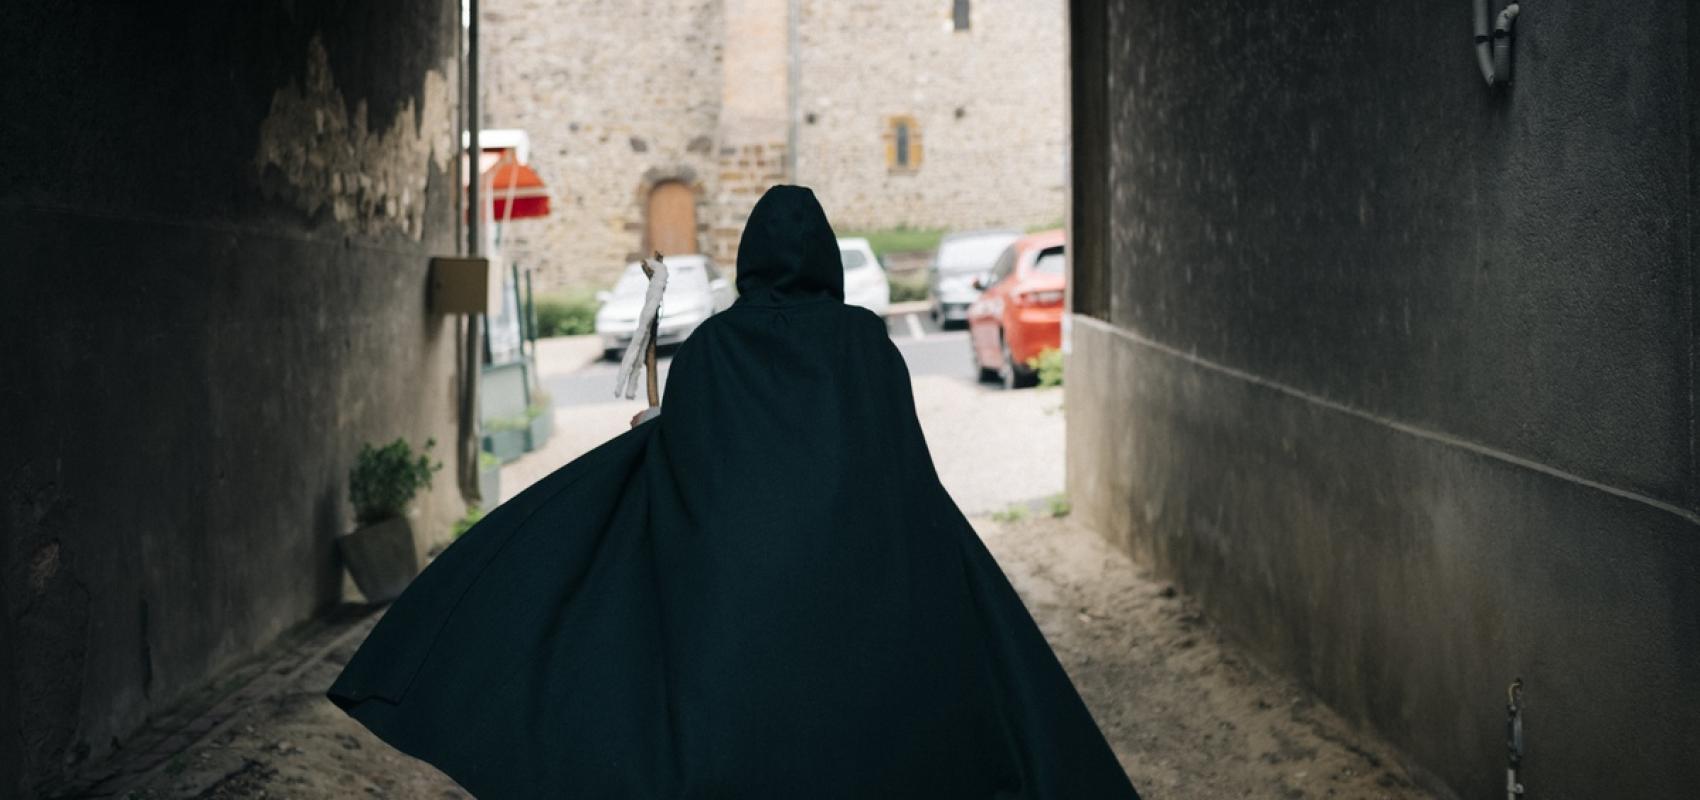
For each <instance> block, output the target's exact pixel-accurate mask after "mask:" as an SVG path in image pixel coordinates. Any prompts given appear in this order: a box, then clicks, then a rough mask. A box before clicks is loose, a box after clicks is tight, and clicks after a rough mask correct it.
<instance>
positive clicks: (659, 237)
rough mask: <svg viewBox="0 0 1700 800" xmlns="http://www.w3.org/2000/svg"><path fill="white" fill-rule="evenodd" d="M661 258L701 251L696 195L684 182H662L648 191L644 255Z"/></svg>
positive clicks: (645, 208)
mask: <svg viewBox="0 0 1700 800" xmlns="http://www.w3.org/2000/svg"><path fill="white" fill-rule="evenodd" d="M656 250H659V251H661V253H662V255H681V254H684V253H696V252H700V251H701V247H699V246H698V244H697V198H696V192H695V191H693V190H692V189H691V187H690V185H688V184H686V183H685V182H684V181H676V180H675V181H662V182H660V183H657V184H655V185H654V186H653V187H651V188H650V190H649V197H648V199H647V201H646V203H645V206H644V231H643V252H644V254H645V255H647V254H649V253H652V252H654V251H656Z"/></svg>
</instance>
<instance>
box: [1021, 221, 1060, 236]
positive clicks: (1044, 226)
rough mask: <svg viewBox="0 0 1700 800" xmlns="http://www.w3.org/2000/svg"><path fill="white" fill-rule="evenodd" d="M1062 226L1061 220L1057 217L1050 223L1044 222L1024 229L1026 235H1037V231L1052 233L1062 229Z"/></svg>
mask: <svg viewBox="0 0 1700 800" xmlns="http://www.w3.org/2000/svg"><path fill="white" fill-rule="evenodd" d="M1063 224H1064V222H1063V218H1062V217H1057V218H1056V219H1053V220H1051V221H1050V222H1044V223H1040V224H1038V225H1028V226H1027V228H1026V231H1027V233H1038V232H1039V231H1052V230H1056V229H1058V228H1061V227H1063Z"/></svg>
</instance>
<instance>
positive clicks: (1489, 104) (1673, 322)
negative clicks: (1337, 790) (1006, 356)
mask: <svg viewBox="0 0 1700 800" xmlns="http://www.w3.org/2000/svg"><path fill="white" fill-rule="evenodd" d="M1469 11H1470V9H1469V5H1468V4H1466V3H1458V4H1456V7H1455V8H1454V9H1452V10H1451V11H1449V12H1448V13H1436V10H1435V9H1434V7H1433V6H1432V4H1427V3H1417V2H1397V3H1381V4H1376V5H1373V6H1364V5H1363V4H1359V3H1347V2H1325V3H1310V4H1303V5H1296V6H1292V7H1288V6H1285V5H1282V6H1276V5H1268V6H1263V7H1259V8H1256V9H1247V8H1246V7H1244V6H1243V5H1240V4H1235V3H1230V2H1211V1H1206V2H1179V1H1178V0H1146V1H1145V2H1140V3H1114V2H1092V1H1090V0H1076V2H1075V3H1074V4H1073V13H1074V14H1075V16H1076V19H1075V23H1074V25H1073V26H1072V30H1073V31H1074V33H1075V36H1076V42H1075V43H1074V48H1075V53H1076V57H1077V60H1076V61H1075V62H1074V64H1073V97H1072V102H1073V105H1074V107H1075V108H1076V110H1077V111H1079V112H1080V114H1079V117H1078V118H1080V119H1098V120H1101V121H1102V122H1101V124H1100V125H1099V126H1098V127H1096V128H1088V129H1077V130H1076V131H1075V139H1074V140H1075V146H1076V148H1077V163H1078V164H1080V165H1081V169H1086V168H1087V167H1086V165H1088V164H1096V165H1098V168H1099V169H1101V170H1102V171H1103V173H1104V175H1105V176H1106V177H1105V178H1104V180H1103V181H1102V182H1100V181H1097V180H1096V178H1097V175H1096V174H1094V175H1080V174H1078V173H1077V175H1076V183H1075V194H1074V196H1073V210H1072V214H1073V216H1074V227H1075V230H1076V232H1077V235H1079V236H1083V237H1089V238H1090V239H1091V241H1090V242H1078V243H1077V246H1076V248H1075V251H1074V252H1075V257H1076V263H1075V266H1074V270H1075V281H1074V283H1075V288H1074V292H1075V296H1074V303H1075V306H1074V307H1075V309H1076V310H1077V311H1082V312H1087V313H1090V314H1093V315H1095V316H1096V317H1098V318H1099V319H1093V318H1091V317H1088V316H1078V317H1077V318H1076V320H1075V324H1074V326H1073V337H1072V345H1073V354H1072V355H1071V357H1070V359H1071V360H1070V363H1069V367H1068V369H1069V375H1070V390H1069V392H1070V394H1069V409H1068V411H1069V485H1070V491H1071V493H1072V494H1073V499H1074V501H1075V507H1076V508H1077V509H1078V510H1079V512H1080V513H1082V514H1083V515H1084V516H1085V517H1086V518H1087V519H1088V521H1090V522H1091V523H1092V524H1094V525H1096V526H1098V527H1100V528H1101V529H1102V530H1105V531H1106V532H1108V533H1109V535H1111V536H1112V537H1113V538H1115V539H1117V540H1118V541H1120V542H1122V543H1123V544H1125V545H1126V546H1127V547H1128V548H1129V549H1130V550H1132V551H1133V552H1134V553H1135V554H1136V555H1137V556H1138V557H1139V558H1140V559H1141V560H1143V561H1145V562H1147V563H1149V564H1152V565H1153V566H1154V567H1156V568H1157V569H1158V570H1160V571H1161V572H1163V573H1165V574H1167V575H1170V576H1173V577H1174V578H1175V579H1177V580H1178V581H1180V582H1181V583H1182V584H1183V585H1184V586H1186V588H1187V589H1188V590H1189V591H1191V592H1193V593H1195V594H1197V595H1198V596H1200V597H1201V598H1202V599H1203V601H1204V603H1205V605H1206V607H1207V608H1208V609H1209V612H1210V613H1211V614H1212V615H1213V616H1214V617H1216V618H1217V619H1218V620H1220V621H1221V622H1222V623H1223V624H1224V625H1225V627H1226V628H1227V629H1228V630H1229V631H1231V632H1233V633H1234V634H1236V635H1238V636H1239V637H1241V638H1242V639H1244V640H1245V641H1246V642H1247V643H1249V644H1250V645H1251V646H1252V647H1253V648H1254V649H1255V650H1256V651H1258V652H1260V653H1262V654H1263V655H1264V657H1265V658H1266V659H1267V660H1268V661H1269V662H1271V663H1272V664H1274V665H1276V666H1278V667H1279V668H1281V669H1283V670H1285V671H1287V672H1289V673H1291V674H1293V675H1296V676H1298V677H1299V678H1301V679H1302V680H1304V681H1305V682H1306V683H1308V684H1309V685H1310V686H1311V687H1313V688H1314V689H1316V690H1317V691H1318V692H1319V693H1321V694H1322V696H1323V697H1325V698H1327V699H1328V701H1329V702H1330V703H1332V704H1333V705H1334V706H1336V707H1337V708H1339V709H1340V710H1341V711H1343V712H1344V713H1346V714H1347V715H1348V716H1349V717H1352V718H1354V719H1357V720H1359V721H1360V722H1362V723H1363V724H1365V725H1367V726H1370V727H1372V728H1375V729H1377V730H1378V731H1380V732H1381V733H1383V734H1384V735H1387V736H1389V737H1391V738H1392V739H1393V740H1395V741H1396V742H1399V743H1400V744H1401V745H1402V746H1403V747H1404V748H1405V750H1406V752H1407V753H1409V754H1410V755H1411V756H1412V758H1413V759H1414V760H1415V761H1416V763H1417V764H1418V765H1420V766H1421V767H1424V768H1426V769H1427V770H1430V771H1431V772H1432V773H1433V774H1434V775H1436V776H1437V777H1438V779H1439V780H1441V781H1443V782H1444V783H1445V784H1447V785H1448V786H1450V787H1451V788H1452V789H1454V790H1456V791H1457V792H1459V793H1460V794H1462V795H1464V796H1469V797H1486V796H1490V795H1492V794H1494V793H1496V792H1500V793H1502V792H1503V785H1502V783H1503V780H1504V778H1503V767H1504V761H1505V746H1504V727H1503V726H1504V687H1505V685H1506V684H1507V683H1509V682H1510V680H1511V679H1512V678H1514V677H1518V676H1521V677H1523V678H1524V679H1525V680H1526V681H1527V686H1528V704H1529V723H1528V736H1529V740H1528V741H1529V760H1528V762H1527V770H1526V773H1525V776H1524V777H1525V782H1526V783H1527V784H1528V786H1529V787H1530V790H1529V791H1530V794H1531V796H1536V797H1554V798H1559V797H1577V798H1583V797H1673V796H1681V795H1684V794H1688V793H1691V792H1692V787H1693V786H1694V785H1696V783H1700V766H1696V764H1695V762H1694V761H1693V759H1692V758H1691V757H1690V756H1691V754H1692V753H1694V752H1700V515H1697V514H1696V509H1697V507H1700V493H1697V480H1696V477H1697V474H1700V471H1697V469H1696V462H1695V454H1694V453H1695V429H1694V405H1693V402H1694V401H1693V397H1694V387H1695V371H1694V370H1695V363H1694V355H1693V354H1694V352H1695V345H1696V338H1695V330H1696V317H1695V300H1694V298H1695V279H1696V276H1695V269H1696V260H1695V250H1694V236H1693V227H1692V224H1693V223H1692V214H1693V209H1694V202H1695V185H1696V184H1695V175H1694V169H1693V156H1694V152H1695V138H1694V137H1695V127H1694V119H1693V116H1692V106H1693V102H1694V98H1695V91H1694V90H1695V86H1696V84H1695V79H1694V76H1695V74H1696V71H1695V66H1694V57H1693V53H1694V42H1695V41H1696V39H1695V31H1696V30H1697V27H1696V24H1695V20H1694V19H1693V17H1694V16H1695V15H1694V11H1693V9H1692V8H1691V7H1690V6H1689V5H1688V4H1684V3H1680V2H1676V1H1675V0H1642V1H1641V2H1634V3H1627V4H1616V5H1612V6H1604V5H1602V6H1591V7H1581V6H1574V5H1572V6H1566V7H1564V8H1563V9H1558V8H1555V7H1547V6H1544V5H1538V4H1529V5H1525V7H1524V14H1523V16H1522V17H1521V18H1520V19H1519V21H1518V40H1517V45H1516V47H1517V50H1516V59H1517V60H1516V73H1515V74H1516V84H1515V85H1514V86H1513V87H1512V88H1511V89H1510V90H1509V91H1508V92H1504V93H1500V94H1498V95H1496V94H1494V93H1492V92H1489V91H1488V90H1487V89H1486V88H1485V87H1484V86H1483V85H1482V81H1481V79H1480V77H1479V76H1478V74H1477V72H1476V66H1475V63H1474V60H1473V54H1472V53H1471V50H1470V48H1469V47H1468V44H1467V43H1468V37H1467V35H1466V32H1467V31H1468V29H1469V26H1470V16H1469ZM1099 37H1101V38H1099ZM1083 38H1084V39H1087V40H1089V41H1087V42H1085V43H1084V44H1083V42H1082V41H1081V40H1082V39H1083ZM1603 42H1614V43H1619V45H1620V46H1601V43H1603ZM1093 53H1096V54H1101V55H1091V56H1090V59H1091V60H1089V61H1082V60H1079V59H1080V58H1081V57H1082V56H1084V55H1086V54H1093ZM1077 376H1079V377H1077Z"/></svg>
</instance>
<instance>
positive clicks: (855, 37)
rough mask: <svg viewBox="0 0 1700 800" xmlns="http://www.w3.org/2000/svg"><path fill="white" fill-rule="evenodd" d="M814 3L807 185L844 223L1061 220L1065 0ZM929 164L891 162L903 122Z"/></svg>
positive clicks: (807, 42) (802, 175)
mask: <svg viewBox="0 0 1700 800" xmlns="http://www.w3.org/2000/svg"><path fill="white" fill-rule="evenodd" d="M952 5H953V4H952V3H950V2H945V1H944V0H938V1H935V2H925V3H916V2H912V0H801V2H800V6H801V9H802V14H801V18H800V20H799V31H798V34H799V39H800V43H799V47H798V55H799V57H800V59H801V63H800V64H799V69H798V74H799V85H798V88H797V105H798V107H797V115H798V117H799V121H798V125H797V180H798V182H800V183H805V184H808V185H811V186H813V187H814V189H815V191H816V192H817V193H818V194H819V195H820V198H821V202H822V204H823V205H824V206H825V207H826V210H827V213H828V214H829V215H831V218H832V222H833V225H834V226H836V227H837V228H838V229H840V230H848V229H878V228H889V227H895V226H900V225H909V226H913V227H942V228H955V229H961V228H975V227H984V226H1015V227H1020V228H1024V227H1028V226H1034V225H1048V224H1052V223H1060V222H1061V220H1062V216H1063V208H1064V185H1065V182H1064V167H1065V164H1066V158H1067V144H1068V142H1067V136H1068V127H1067V111H1066V104H1065V92H1066V89H1067V87H1066V85H1065V77H1064V76H1065V69H1064V67H1065V62H1066V60H1067V58H1068V46H1067V39H1066V37H1065V36H1064V21H1065V4H1064V3H1063V2H1061V0H973V2H972V3H971V4H970V8H971V11H970V24H969V27H968V29H967V30H960V31H959V30H955V29H954V25H953V23H952V19H951V9H952ZM898 115H906V116H910V117H913V118H914V119H915V121H916V122H917V123H918V125H919V134H920V137H921V141H922V144H923V149H922V158H921V162H920V165H919V168H918V169H916V170H914V171H913V172H901V173H899V172H891V171H888V170H887V168H886V155H885V147H886V145H885V132H886V120H887V119H888V118H889V117H893V116H898Z"/></svg>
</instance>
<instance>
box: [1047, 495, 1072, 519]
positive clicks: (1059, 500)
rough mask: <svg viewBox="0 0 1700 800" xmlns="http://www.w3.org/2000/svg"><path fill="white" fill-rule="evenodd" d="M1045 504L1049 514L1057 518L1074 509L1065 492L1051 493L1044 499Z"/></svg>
mask: <svg viewBox="0 0 1700 800" xmlns="http://www.w3.org/2000/svg"><path fill="white" fill-rule="evenodd" d="M1045 505H1046V506H1047V507H1048V508H1049V509H1050V512H1051V516H1053V517H1057V518H1059V519H1060V518H1062V517H1066V516H1068V515H1069V512H1071V511H1073V510H1074V506H1073V505H1071V504H1070V503H1069V502H1068V495H1066V494H1053V495H1051V496H1050V498H1049V499H1048V500H1046V501H1045Z"/></svg>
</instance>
